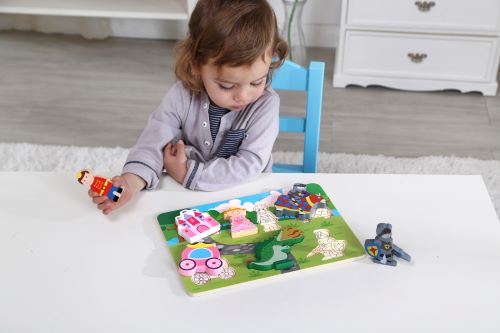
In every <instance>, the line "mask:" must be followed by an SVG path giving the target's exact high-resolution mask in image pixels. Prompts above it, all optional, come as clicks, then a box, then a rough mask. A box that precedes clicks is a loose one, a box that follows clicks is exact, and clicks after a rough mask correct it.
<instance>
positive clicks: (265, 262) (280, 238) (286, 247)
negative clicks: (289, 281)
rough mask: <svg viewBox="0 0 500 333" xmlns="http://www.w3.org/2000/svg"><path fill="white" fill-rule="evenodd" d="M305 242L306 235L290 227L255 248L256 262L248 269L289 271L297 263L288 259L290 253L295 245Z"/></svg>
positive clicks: (249, 265)
mask: <svg viewBox="0 0 500 333" xmlns="http://www.w3.org/2000/svg"><path fill="white" fill-rule="evenodd" d="M303 240H304V235H303V234H302V232H301V231H300V230H299V229H297V228H292V227H289V228H286V229H284V230H281V231H280V232H279V233H278V235H277V236H275V237H272V238H269V239H267V240H265V241H263V242H261V243H258V244H257V245H256V246H255V257H256V260H254V261H251V262H249V263H248V265H247V267H248V268H249V269H256V270H259V271H269V270H271V269H277V270H284V269H289V268H291V267H293V265H294V264H295V262H294V261H293V260H291V259H288V253H289V252H290V249H291V247H292V246H293V245H295V244H298V243H300V242H302V241H303Z"/></svg>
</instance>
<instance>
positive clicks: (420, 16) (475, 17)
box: [347, 0, 500, 32]
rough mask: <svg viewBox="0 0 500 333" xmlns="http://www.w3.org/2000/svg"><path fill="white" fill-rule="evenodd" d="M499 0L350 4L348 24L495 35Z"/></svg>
mask: <svg viewBox="0 0 500 333" xmlns="http://www.w3.org/2000/svg"><path fill="white" fill-rule="evenodd" d="M499 17H500V1H499V0H432V1H417V0H347V24H348V25H352V26H359V27H373V28H393V29H395V28H407V29H440V30H458V31H468V30H472V31H492V32H494V31H495V30H497V29H498V27H499Z"/></svg>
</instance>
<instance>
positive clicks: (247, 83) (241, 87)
mask: <svg viewBox="0 0 500 333" xmlns="http://www.w3.org/2000/svg"><path fill="white" fill-rule="evenodd" d="M270 64H271V57H270V56H269V55H266V57H265V59H263V58H262V57H259V58H258V59H257V60H256V61H255V62H254V63H253V64H251V65H244V66H239V67H230V66H225V65H224V66H222V67H218V66H216V65H214V64H213V62H212V61H209V62H208V64H206V65H203V66H201V79H202V81H203V85H204V86H205V90H206V92H207V94H208V96H209V97H210V99H211V100H212V102H213V103H215V104H216V105H217V106H219V107H222V108H225V109H229V110H231V111H240V110H242V109H244V108H245V107H246V106H247V105H248V104H250V103H253V102H255V101H256V100H257V99H258V98H259V97H260V96H261V95H262V92H263V91H264V88H265V87H266V78H267V74H268V72H269V66H270Z"/></svg>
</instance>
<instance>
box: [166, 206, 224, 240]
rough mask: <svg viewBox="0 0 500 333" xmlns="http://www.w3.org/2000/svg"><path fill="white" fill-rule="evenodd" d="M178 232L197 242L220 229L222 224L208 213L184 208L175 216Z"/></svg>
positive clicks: (185, 237)
mask: <svg viewBox="0 0 500 333" xmlns="http://www.w3.org/2000/svg"><path fill="white" fill-rule="evenodd" d="M175 223H176V224H177V226H178V227H177V232H178V233H179V235H181V236H182V237H183V238H184V239H185V240H186V241H188V242H189V243H195V242H198V241H200V240H201V239H203V238H205V237H207V236H210V235H212V234H214V233H216V232H218V231H219V230H220V224H219V222H217V221H216V220H215V219H214V218H213V217H211V216H210V215H209V214H208V213H200V212H199V211H198V210H197V209H184V210H182V211H181V212H180V215H179V216H177V217H176V218H175Z"/></svg>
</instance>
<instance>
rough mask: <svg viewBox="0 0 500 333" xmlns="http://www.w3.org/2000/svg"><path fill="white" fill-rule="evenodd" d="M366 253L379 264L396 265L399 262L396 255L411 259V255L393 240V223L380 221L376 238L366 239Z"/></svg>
mask: <svg viewBox="0 0 500 333" xmlns="http://www.w3.org/2000/svg"><path fill="white" fill-rule="evenodd" d="M365 250H366V253H368V255H369V256H370V257H371V258H372V261H373V262H375V263H378V264H383V265H390V266H396V265H397V264H398V262H397V261H396V259H395V258H394V256H396V257H398V258H401V259H404V260H407V261H410V260H411V256H410V255H409V254H408V253H406V252H405V251H403V249H401V248H399V247H398V246H396V244H394V242H393V240H392V225H391V224H390V223H379V224H378V225H377V235H376V236H375V239H367V240H365Z"/></svg>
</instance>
